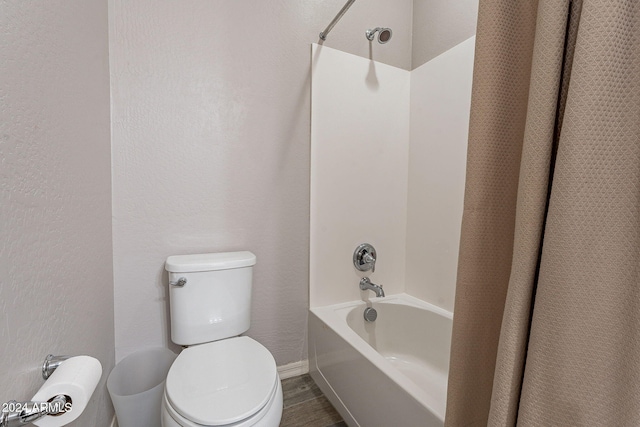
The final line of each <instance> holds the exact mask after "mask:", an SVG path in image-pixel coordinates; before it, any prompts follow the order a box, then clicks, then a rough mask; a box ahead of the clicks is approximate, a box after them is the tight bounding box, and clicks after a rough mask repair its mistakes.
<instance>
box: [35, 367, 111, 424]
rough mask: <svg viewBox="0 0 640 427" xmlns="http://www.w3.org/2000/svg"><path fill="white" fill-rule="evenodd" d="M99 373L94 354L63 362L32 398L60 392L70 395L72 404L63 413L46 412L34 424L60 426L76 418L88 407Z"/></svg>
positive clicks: (41, 398) (39, 399) (44, 398)
mask: <svg viewBox="0 0 640 427" xmlns="http://www.w3.org/2000/svg"><path fill="white" fill-rule="evenodd" d="M101 376H102V365H101V364H100V361H99V360H98V359H94V358H93V357H90V356H76V357H72V358H70V359H67V360H65V361H64V362H62V364H60V366H59V367H58V368H57V369H56V370H55V372H54V373H53V374H51V376H50V377H49V379H48V380H47V381H45V383H44V385H43V386H42V387H40V390H38V392H37V393H36V394H35V396H33V399H31V400H32V401H34V402H47V401H49V400H50V399H51V398H53V397H55V396H57V395H59V394H63V395H66V396H69V397H70V398H71V407H70V408H69V409H68V410H66V411H65V412H64V413H63V414H62V415H56V416H51V415H47V416H45V417H42V418H40V419H39V420H37V421H34V422H33V424H35V425H37V426H39V427H59V426H64V425H67V424H69V423H70V422H72V421H73V420H75V419H76V418H78V417H79V416H80V414H82V411H84V409H85V408H86V407H87V403H89V400H90V399H91V395H92V394H93V391H94V390H95V389H96V386H97V385H98V381H100V377H101ZM67 407H68V405H67Z"/></svg>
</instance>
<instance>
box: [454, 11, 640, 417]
mask: <svg viewBox="0 0 640 427" xmlns="http://www.w3.org/2000/svg"><path fill="white" fill-rule="evenodd" d="M452 341H453V344H452V350H451V351H452V353H451V367H450V374H449V390H448V401H447V414H446V421H445V423H446V425H447V426H456V427H457V426H485V425H491V426H513V425H516V424H517V425H522V426H594V427H599V426H615V427H618V426H640V0H580V1H569V0H553V1H551V0H539V1H535V0H515V1H514V0H480V12H479V19H478V33H477V40H476V60H475V69H474V82H473V97H472V112H471V127H470V137H469V153H468V164H467V184H466V192H465V207H464V216H463V225H462V238H461V245H460V261H459V267H458V283H457V290H456V301H455V316H454V327H453V340H452Z"/></svg>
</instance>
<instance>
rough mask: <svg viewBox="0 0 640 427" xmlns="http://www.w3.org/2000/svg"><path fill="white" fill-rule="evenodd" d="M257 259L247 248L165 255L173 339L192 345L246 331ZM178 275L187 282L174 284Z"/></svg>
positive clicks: (249, 319)
mask: <svg viewBox="0 0 640 427" xmlns="http://www.w3.org/2000/svg"><path fill="white" fill-rule="evenodd" d="M255 263H256V256H255V255H254V254H252V253H251V252H248V251H244V252H224V253H211V254H197V255H178V256H170V257H169V258H167V262H166V263H165V269H166V270H167V271H168V272H169V303H170V304H169V305H170V308H171V309H170V312H171V313H170V314H171V340H172V341H173V342H174V343H176V344H179V345H194V344H201V343H205V342H210V341H216V340H221V339H224V338H229V337H233V336H236V335H240V334H242V333H243V332H245V331H247V329H249V325H250V322H251V284H252V280H253V266H254V265H255ZM180 279H186V282H185V283H184V285H183V286H176V285H175V283H179V282H180Z"/></svg>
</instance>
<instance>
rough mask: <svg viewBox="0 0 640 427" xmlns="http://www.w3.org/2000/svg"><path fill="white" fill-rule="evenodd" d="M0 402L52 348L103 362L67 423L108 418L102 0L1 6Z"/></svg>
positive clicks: (35, 384) (110, 338) (110, 333)
mask: <svg viewBox="0 0 640 427" xmlns="http://www.w3.org/2000/svg"><path fill="white" fill-rule="evenodd" d="M0 33H1V34H2V37H0V76H2V77H1V78H0V230H1V231H0V234H1V235H2V239H1V240H0V312H1V313H2V320H0V341H1V342H2V346H0V360H1V361H2V369H1V370H0V384H2V388H1V392H0V403H2V402H7V401H9V400H11V399H16V400H19V401H20V400H30V399H31V398H32V397H33V395H34V394H35V393H36V391H37V390H38V389H39V388H40V386H41V385H42V384H43V379H42V375H41V372H40V367H41V366H42V362H43V360H44V358H45V356H46V355H47V354H49V353H54V354H70V355H80V354H87V355H91V356H94V357H96V358H98V359H99V360H100V362H101V363H102V366H103V375H102V381H101V383H100V384H99V385H98V388H97V389H96V392H95V393H94V395H93V398H92V400H91V402H90V403H89V405H88V407H87V409H86V410H85V412H84V413H83V415H82V416H80V418H79V419H78V420H77V421H76V422H74V423H73V424H72V425H74V426H101V427H106V426H108V425H109V422H110V420H111V417H112V414H113V409H112V408H111V404H110V402H109V398H108V396H107V391H106V387H105V385H104V384H105V380H106V378H107V375H108V373H109V371H110V370H111V368H112V367H113V363H114V349H113V343H114V329H113V272H112V265H111V176H110V137H109V67H108V40H107V35H108V27H107V4H106V2H104V1H99V0H65V1H54V0H51V1H44V2H43V1H29V0H20V1H4V2H1V3H0Z"/></svg>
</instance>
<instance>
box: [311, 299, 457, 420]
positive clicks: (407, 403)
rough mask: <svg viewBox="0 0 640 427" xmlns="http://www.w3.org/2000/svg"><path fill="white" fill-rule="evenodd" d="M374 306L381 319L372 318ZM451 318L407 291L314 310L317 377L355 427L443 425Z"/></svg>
mask: <svg viewBox="0 0 640 427" xmlns="http://www.w3.org/2000/svg"><path fill="white" fill-rule="evenodd" d="M367 306H372V307H374V308H375V309H376V310H377V312H378V318H377V320H376V321H375V322H365V320H364V317H363V313H364V309H365V308H366V307H367ZM451 323H452V314H451V313H450V312H448V311H446V310H443V309H441V308H438V307H436V306H434V305H431V304H428V303H426V302H424V301H421V300H419V299H417V298H414V297H411V296H409V295H406V294H398V295H392V296H388V297H386V298H372V299H371V301H370V302H368V303H365V302H364V301H354V302H349V303H344V304H338V305H333V306H328V307H318V308H312V309H310V312H309V371H310V374H311V377H312V378H313V379H314V381H315V382H316V383H317V384H318V386H319V387H320V389H321V390H322V392H323V393H324V394H325V395H326V396H327V398H328V399H329V400H330V401H331V403H332V404H333V405H334V406H335V407H336V409H337V410H338V412H340V414H341V415H342V417H343V418H344V420H345V421H346V422H347V424H348V425H349V426H350V427H353V426H362V427H378V426H379V427H389V426H397V427H400V426H407V427H431V426H442V425H443V424H444V413H445V405H446V395H447V375H448V370H449V350H450V347H451Z"/></svg>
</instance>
